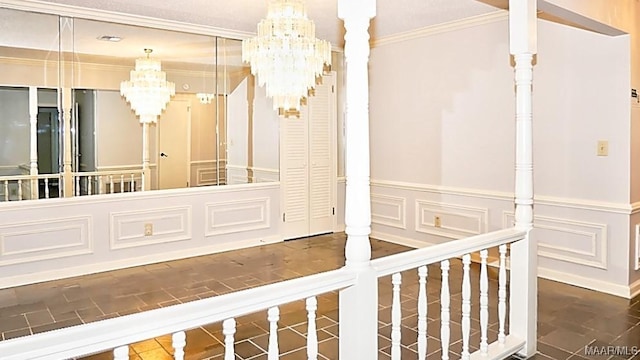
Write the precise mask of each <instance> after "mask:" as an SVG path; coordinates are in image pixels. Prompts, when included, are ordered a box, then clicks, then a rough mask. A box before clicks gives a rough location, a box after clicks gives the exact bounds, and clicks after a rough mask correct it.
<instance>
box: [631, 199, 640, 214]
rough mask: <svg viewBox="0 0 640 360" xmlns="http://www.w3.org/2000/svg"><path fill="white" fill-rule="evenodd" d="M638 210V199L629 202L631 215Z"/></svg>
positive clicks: (639, 208) (639, 204) (639, 202)
mask: <svg viewBox="0 0 640 360" xmlns="http://www.w3.org/2000/svg"><path fill="white" fill-rule="evenodd" d="M639 212H640V201H636V202H634V203H631V215H634V214H637V213H639Z"/></svg>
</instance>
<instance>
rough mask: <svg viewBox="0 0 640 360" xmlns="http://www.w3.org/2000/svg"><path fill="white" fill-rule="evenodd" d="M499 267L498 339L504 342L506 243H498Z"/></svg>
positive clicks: (501, 342)
mask: <svg viewBox="0 0 640 360" xmlns="http://www.w3.org/2000/svg"><path fill="white" fill-rule="evenodd" d="M498 251H499V252H500V265H499V266H500V269H499V271H498V322H499V328H498V341H499V342H500V344H504V341H505V338H506V336H505V333H504V323H505V317H506V315H507V245H500V247H499V250H498Z"/></svg>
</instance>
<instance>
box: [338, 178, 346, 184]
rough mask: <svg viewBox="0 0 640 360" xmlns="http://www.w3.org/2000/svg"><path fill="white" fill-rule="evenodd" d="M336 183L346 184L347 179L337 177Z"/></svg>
mask: <svg viewBox="0 0 640 360" xmlns="http://www.w3.org/2000/svg"><path fill="white" fill-rule="evenodd" d="M337 183H338V184H346V183H347V177H346V176H338V177H337Z"/></svg>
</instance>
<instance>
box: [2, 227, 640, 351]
mask: <svg viewBox="0 0 640 360" xmlns="http://www.w3.org/2000/svg"><path fill="white" fill-rule="evenodd" d="M407 250H409V249H408V248H406V247H403V246H400V245H395V244H390V243H386V242H382V241H377V240H373V241H372V255H373V257H374V258H377V257H382V256H386V255H389V254H393V253H398V252H403V251H407ZM343 264H344V234H333V235H323V236H317V237H312V238H306V239H300V240H294V241H287V242H284V243H279V244H272V245H266V246H261V247H255V248H250V249H244V250H239V251H233V252H227V253H220V254H214V255H208V256H201V257H196V258H191V259H185V260H178V261H172V262H166V263H161V264H154V265H148V266H142V267H137V268H130V269H123V270H117V271H111V272H106V273H100V274H95V275H89V276H83V277H78V278H71V279H64V280H58V281H50V282H46V283H42V284H34V285H28V286H21V287H16V288H11V289H4V290H0V332H1V333H2V339H3V340H6V339H11V338H14V337H19V336H25V335H29V334H32V333H39V332H43V331H48V330H51V329H55V328H61V327H67V326H73V325H77V324H82V323H88V322H91V321H97V320H101V319H106V318H111V317H116V316H122V315H127V314H131V313H135V312H139V311H144V310H148V309H153V308H158V307H164V306H169V305H173V304H178V303H182V302H188V301H193V300H197V299H202V298H206V297H211V296H216V295H219V294H224V293H228V292H232V291H237V290H241V289H246V288H249V287H253V286H257V285H262V284H267V283H272V282H276V281H280V280H284V279H291V278H295V277H300V276H304V275H308V274H312V273H316V272H320V271H325V270H331V269H336V268H338V267H340V266H342V265H343ZM472 271H473V272H474V274H475V275H473V276H472V278H473V279H474V280H473V281H472V289H473V291H474V295H473V296H474V298H477V297H476V296H477V289H478V281H477V278H478V277H477V273H478V269H477V266H473V267H472ZM489 272H490V277H491V280H490V307H489V310H490V314H495V313H496V306H495V303H496V299H495V298H496V296H495V294H496V293H497V291H496V288H497V284H496V281H495V277H496V274H495V271H494V269H490V271H489ZM460 278H461V266H460V262H459V261H458V260H452V269H451V277H450V283H451V293H452V296H451V314H452V315H451V319H452V322H451V338H452V340H457V339H460V338H461V326H460V308H461V289H460V288H461V286H460ZM402 282H403V285H402V298H401V300H402V311H403V320H402V344H403V346H402V353H403V358H404V359H413V358H415V357H416V354H415V352H416V348H417V345H416V338H417V333H416V330H415V329H416V315H415V312H416V311H415V309H416V298H417V295H416V294H417V291H418V284H417V275H416V274H415V272H407V273H404V274H403V280H402ZM538 284H539V296H538V298H539V309H538V320H539V323H538V339H539V340H538V354H537V355H536V356H535V358H536V359H583V358H596V359H600V358H601V359H609V358H610V359H634V360H637V359H640V353H637V354H633V355H632V354H629V355H628V356H599V357H598V356H593V355H588V354H585V346H587V345H590V346H598V347H602V346H609V345H611V346H621V347H624V346H626V347H628V349H629V350H631V349H632V347H634V346H636V347H638V348H640V298H635V299H633V300H626V299H622V298H618V297H614V296H610V295H605V294H601V293H598V292H594V291H590V290H585V289H581V288H577V287H573V286H568V285H564V284H560V283H556V282H552V281H547V280H542V279H541V280H539V282H538ZM439 291H440V275H439V269H438V268H437V267H436V266H430V268H429V280H428V289H427V292H428V298H429V306H428V334H429V339H428V344H427V346H428V352H429V356H428V358H429V359H439V358H441V349H440V344H439V341H438V340H437V339H438V338H439V332H440V304H439ZM379 294H380V297H379V309H380V311H379V315H378V317H379V324H380V332H379V334H380V335H379V358H380V359H389V358H390V356H389V353H390V340H389V339H390V327H391V326H390V322H391V321H390V319H391V313H390V305H391V281H390V278H389V277H386V278H382V279H380V283H379ZM280 310H281V318H280V321H279V325H280V329H279V339H280V342H279V347H280V353H281V357H280V358H281V359H283V360H295V359H306V350H305V342H306V337H305V334H306V311H305V310H304V304H303V303H302V301H299V302H296V303H292V304H288V305H285V306H283V307H281V309H280ZM477 313H478V308H477V302H476V303H475V304H473V306H472V331H471V341H472V344H471V345H472V346H471V347H472V349H477V344H478V343H479V337H480V333H479V330H478V329H479V321H478V315H477ZM317 314H318V319H317V327H318V339H319V352H320V357H319V358H320V359H337V358H338V355H337V354H338V340H337V335H338V325H337V320H338V296H337V294H336V293H330V294H325V295H323V296H321V297H319V299H318V312H317ZM236 320H237V323H238V326H237V333H236V347H235V350H236V358H237V359H238V360H248V359H251V360H262V359H266V355H265V353H266V349H267V344H268V333H267V330H266V329H267V328H268V323H267V321H266V313H264V312H263V313H256V314H251V315H248V316H244V317H241V318H238V319H236ZM489 323H490V328H489V341H492V340H493V339H495V338H496V336H497V329H498V324H497V321H496V319H495V316H492V317H491V318H490V321H489ZM222 342H223V337H222V330H221V325H220V324H211V325H207V326H203V327H201V328H197V329H193V330H190V331H188V332H187V347H186V359H194V360H196V359H197V360H204V359H222V358H223V356H222V354H223V351H224V348H223V345H222ZM461 346H462V345H461V341H459V340H458V341H453V343H452V345H451V347H450V352H449V354H450V357H451V358H454V359H455V358H459V357H460V356H459V354H460V351H461ZM621 347H620V348H617V349H623V348H621ZM171 352H172V350H171V340H170V337H169V336H164V337H160V338H156V339H150V340H147V341H144V342H141V343H137V344H133V345H132V346H131V347H130V356H131V359H134V360H152V359H171V358H172V357H171ZM630 352H631V351H630ZM0 355H1V354H0ZM111 358H112V357H111V354H109V353H102V354H96V355H92V356H88V357H86V358H85V359H91V360H101V359H111ZM0 359H1V356H0Z"/></svg>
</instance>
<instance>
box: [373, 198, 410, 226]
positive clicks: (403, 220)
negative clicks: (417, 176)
mask: <svg viewBox="0 0 640 360" xmlns="http://www.w3.org/2000/svg"><path fill="white" fill-rule="evenodd" d="M371 222H372V223H374V224H378V225H385V226H391V227H395V228H399V229H406V228H407V199H406V198H403V197H398V196H389V195H380V194H371Z"/></svg>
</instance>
